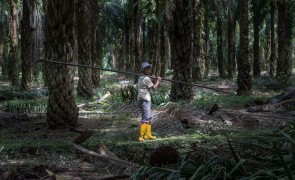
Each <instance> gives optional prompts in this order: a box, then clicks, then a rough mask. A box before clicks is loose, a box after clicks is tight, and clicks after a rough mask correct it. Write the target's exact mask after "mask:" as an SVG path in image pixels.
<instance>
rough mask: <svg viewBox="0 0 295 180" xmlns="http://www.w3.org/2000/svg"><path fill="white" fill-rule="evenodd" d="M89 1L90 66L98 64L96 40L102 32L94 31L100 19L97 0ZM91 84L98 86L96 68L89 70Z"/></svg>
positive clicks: (98, 76) (98, 80)
mask: <svg viewBox="0 0 295 180" xmlns="http://www.w3.org/2000/svg"><path fill="white" fill-rule="evenodd" d="M90 3H91V7H90V8H91V9H90V11H91V64H92V66H95V67H97V66H98V64H99V63H98V61H99V60H98V49H97V48H96V44H97V41H98V40H99V39H100V38H99V37H98V36H102V34H99V33H96V32H97V30H98V28H99V27H98V21H99V19H100V9H99V4H98V2H97V1H90ZM91 79H92V82H91V83H92V85H93V86H94V88H97V87H99V82H100V72H99V71H98V70H96V69H92V70H91Z"/></svg>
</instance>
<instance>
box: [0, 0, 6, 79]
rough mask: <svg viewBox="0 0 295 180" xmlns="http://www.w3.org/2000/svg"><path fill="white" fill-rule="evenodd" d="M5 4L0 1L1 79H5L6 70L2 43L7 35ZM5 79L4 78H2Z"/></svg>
mask: <svg viewBox="0 0 295 180" xmlns="http://www.w3.org/2000/svg"><path fill="white" fill-rule="evenodd" d="M5 5H7V4H5V2H3V1H0V67H1V73H2V76H3V77H6V76H7V74H6V69H7V68H5V65H4V59H3V54H4V41H5V37H6V35H7V15H6V14H5V9H4V8H5ZM4 79H5V78H4Z"/></svg>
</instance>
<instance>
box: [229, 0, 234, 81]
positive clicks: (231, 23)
mask: <svg viewBox="0 0 295 180" xmlns="http://www.w3.org/2000/svg"><path fill="white" fill-rule="evenodd" d="M227 3H228V11H227V12H228V28H227V29H228V32H227V33H228V36H227V38H228V47H227V61H228V68H227V73H228V77H229V78H233V71H234V70H233V64H234V52H233V47H234V41H233V35H234V33H235V32H234V31H233V29H234V28H233V26H234V10H233V8H234V7H233V0H228V1H227Z"/></svg>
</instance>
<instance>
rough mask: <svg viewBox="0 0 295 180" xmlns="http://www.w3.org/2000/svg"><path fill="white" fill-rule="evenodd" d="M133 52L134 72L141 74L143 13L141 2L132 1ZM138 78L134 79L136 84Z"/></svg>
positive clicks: (132, 64)
mask: <svg viewBox="0 0 295 180" xmlns="http://www.w3.org/2000/svg"><path fill="white" fill-rule="evenodd" d="M130 3H131V7H132V9H131V20H130V23H131V26H130V27H131V46H130V48H131V50H130V62H131V67H132V71H133V72H137V73H140V68H139V67H140V64H141V63H142V47H143V42H142V36H141V34H142V11H141V7H140V3H139V0H131V1H130ZM136 81H137V77H134V82H136Z"/></svg>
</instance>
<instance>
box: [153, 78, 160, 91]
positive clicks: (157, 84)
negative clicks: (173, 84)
mask: <svg viewBox="0 0 295 180" xmlns="http://www.w3.org/2000/svg"><path fill="white" fill-rule="evenodd" d="M155 79H157V82H156V83H155V84H154V85H153V86H152V87H151V89H152V90H156V89H157V88H158V87H159V85H160V82H161V79H162V78H161V77H160V76H158V77H155Z"/></svg>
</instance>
